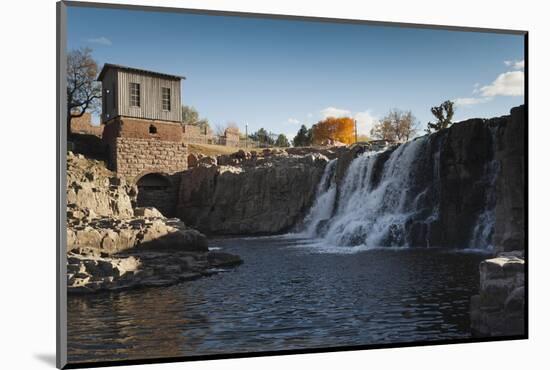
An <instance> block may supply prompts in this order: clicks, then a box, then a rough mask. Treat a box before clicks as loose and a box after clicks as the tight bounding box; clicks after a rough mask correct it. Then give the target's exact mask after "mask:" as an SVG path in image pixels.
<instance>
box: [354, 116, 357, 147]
mask: <svg viewBox="0 0 550 370" xmlns="http://www.w3.org/2000/svg"><path fill="white" fill-rule="evenodd" d="M353 123H354V124H355V143H356V144H357V120H356V119H354V120H353Z"/></svg>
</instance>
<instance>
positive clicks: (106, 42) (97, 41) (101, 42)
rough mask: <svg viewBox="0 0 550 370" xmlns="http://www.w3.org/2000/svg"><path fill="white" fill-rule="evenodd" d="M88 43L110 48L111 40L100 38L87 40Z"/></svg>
mask: <svg viewBox="0 0 550 370" xmlns="http://www.w3.org/2000/svg"><path fill="white" fill-rule="evenodd" d="M87 41H88V42H90V43H92V44H98V45H104V46H111V45H113V43H112V42H111V40H109V39H108V38H107V37H104V36H101V37H97V38H91V39H88V40H87Z"/></svg>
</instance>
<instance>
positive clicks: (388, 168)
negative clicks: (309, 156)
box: [300, 132, 498, 249]
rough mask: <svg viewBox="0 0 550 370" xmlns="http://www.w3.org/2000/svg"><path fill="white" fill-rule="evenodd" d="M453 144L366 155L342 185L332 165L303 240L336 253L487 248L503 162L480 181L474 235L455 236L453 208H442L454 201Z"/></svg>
mask: <svg viewBox="0 0 550 370" xmlns="http://www.w3.org/2000/svg"><path fill="white" fill-rule="evenodd" d="M492 134H494V133H493V132H492ZM446 140H447V134H446V133H442V134H440V135H430V136H423V137H419V138H416V139H414V140H412V141H409V142H407V143H404V144H402V145H400V146H398V147H397V148H394V149H390V150H389V151H385V152H365V153H363V154H360V155H359V156H357V157H356V158H355V159H354V160H353V161H352V162H351V163H350V164H349V166H348V168H347V170H346V173H345V176H344V177H343V179H341V180H340V181H336V180H335V178H334V177H335V176H334V175H335V172H336V171H335V170H336V167H337V165H338V162H337V160H333V161H331V162H329V163H328V164H327V166H326V168H325V172H324V174H323V176H322V179H321V181H320V183H319V186H318V189H317V195H316V200H315V202H314V204H313V206H312V207H311V209H310V211H309V213H308V214H307V216H306V217H305V219H304V223H303V229H302V232H301V233H300V235H301V236H305V237H310V238H315V239H320V240H321V241H322V243H323V244H324V245H327V246H331V247H335V246H340V247H357V246H362V247H367V248H378V247H433V246H445V247H447V246H450V247H459V248H469V247H470V248H476V249H480V248H488V247H489V246H490V244H491V243H490V242H491V239H492V234H493V230H494V205H495V191H494V187H495V183H496V177H497V173H498V163H497V161H496V160H494V158H492V160H491V161H489V162H487V163H486V164H485V166H484V169H483V176H481V178H479V179H477V182H479V184H477V182H476V184H477V185H476V187H475V191H477V189H481V190H480V191H483V192H484V199H485V203H484V204H479V207H478V206H477V205H476V206H475V207H478V208H479V209H477V208H476V209H475V210H474V211H472V212H473V213H474V214H473V215H472V217H471V220H475V221H471V225H470V224H468V227H469V228H470V229H469V230H459V232H455V234H456V235H455V234H452V235H448V233H447V232H446V231H447V230H446V228H448V227H449V225H451V226H455V225H452V222H453V220H452V219H450V220H449V218H450V217H442V212H446V211H447V208H452V207H451V206H448V205H447V203H449V202H448V201H447V203H446V204H445V206H443V205H442V202H441V197H442V196H449V189H442V183H441V182H442V180H441V176H442V174H441V172H442V166H443V164H442V163H441V152H442V150H443V149H442V148H443V146H444V145H445V141H446ZM493 141H494V140H493ZM491 156H492V157H493V156H494V149H493V151H492V153H491ZM483 189H485V190H483ZM443 191H446V193H445V194H444V195H442V192H443ZM458 201H460V199H459V200H458ZM452 205H453V206H454V203H453V204H452ZM445 207H447V208H445ZM442 208H444V209H442ZM463 238H465V239H464V240H463ZM468 238H469V240H468Z"/></svg>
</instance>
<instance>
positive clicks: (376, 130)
mask: <svg viewBox="0 0 550 370" xmlns="http://www.w3.org/2000/svg"><path fill="white" fill-rule="evenodd" d="M417 128H418V121H417V119H416V117H415V116H414V115H413V114H412V112H411V111H410V110H409V111H405V112H403V111H401V110H399V109H392V110H390V111H389V112H388V114H387V115H386V116H385V117H384V118H382V119H381V120H380V121H379V122H378V123H377V124H376V125H374V127H373V128H372V130H371V132H370V134H371V136H372V137H373V138H374V139H378V140H389V141H398V142H405V141H408V140H410V139H411V138H412V137H413V136H414V135H415V134H416V132H417Z"/></svg>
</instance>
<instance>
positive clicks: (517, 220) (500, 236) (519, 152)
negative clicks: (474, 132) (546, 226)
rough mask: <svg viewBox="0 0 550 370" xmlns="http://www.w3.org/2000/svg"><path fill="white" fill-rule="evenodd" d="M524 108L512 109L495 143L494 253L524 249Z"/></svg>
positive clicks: (525, 198) (525, 199)
mask: <svg viewBox="0 0 550 370" xmlns="http://www.w3.org/2000/svg"><path fill="white" fill-rule="evenodd" d="M525 124H526V122H525V106H520V107H516V108H513V109H512V112H511V115H510V117H509V118H508V119H507V124H506V127H505V128H504V129H501V130H500V132H499V135H498V140H497V142H496V155H495V156H496V159H497V160H498V161H499V163H500V175H499V176H498V177H497V181H496V193H497V195H496V198H497V202H496V207H495V234H494V239H493V244H494V245H495V249H496V251H495V252H497V253H498V252H505V251H513V250H521V251H523V250H524V249H525V203H526V201H527V197H526V192H525V191H526V190H525V171H526V170H527V169H526V168H525V163H526V162H525V155H526V150H527V148H526V147H525Z"/></svg>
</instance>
